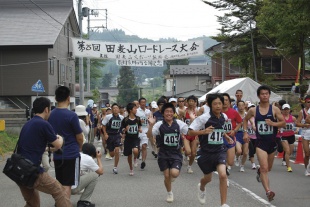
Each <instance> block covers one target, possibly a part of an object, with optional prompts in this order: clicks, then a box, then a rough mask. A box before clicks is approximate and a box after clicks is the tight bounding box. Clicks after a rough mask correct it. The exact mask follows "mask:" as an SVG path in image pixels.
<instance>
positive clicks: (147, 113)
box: [136, 107, 151, 134]
mask: <svg viewBox="0 0 310 207" xmlns="http://www.w3.org/2000/svg"><path fill="white" fill-rule="evenodd" d="M150 114H151V111H150V110H149V109H145V110H143V109H141V108H140V107H139V108H138V109H137V113H136V116H138V117H140V120H141V124H142V127H141V128H142V133H143V134H145V133H146V132H147V130H148V120H147V119H148V117H149V116H150Z"/></svg>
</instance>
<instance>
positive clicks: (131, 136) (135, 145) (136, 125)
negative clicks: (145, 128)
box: [122, 103, 142, 176]
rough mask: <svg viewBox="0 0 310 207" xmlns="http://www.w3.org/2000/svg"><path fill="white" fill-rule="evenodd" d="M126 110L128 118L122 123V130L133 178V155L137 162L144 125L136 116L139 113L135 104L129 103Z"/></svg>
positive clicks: (125, 153)
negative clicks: (140, 135) (140, 134)
mask: <svg viewBox="0 0 310 207" xmlns="http://www.w3.org/2000/svg"><path fill="white" fill-rule="evenodd" d="M126 108H127V111H128V116H127V117H126V118H124V119H123V121H122V129H123V133H124V134H125V141H124V155H125V156H128V157H127V160H128V164H129V168H130V173H129V175H131V176H133V175H134V172H133V168H132V153H133V154H134V161H137V157H138V154H139V146H140V139H139V132H140V133H142V129H141V126H142V124H141V120H140V118H139V117H138V116H136V115H135V114H136V113H137V106H136V105H135V104H134V103H129V104H128V105H127V107H126Z"/></svg>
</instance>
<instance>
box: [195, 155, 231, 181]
mask: <svg viewBox="0 0 310 207" xmlns="http://www.w3.org/2000/svg"><path fill="white" fill-rule="evenodd" d="M226 157H227V152H225V151H221V152H209V153H206V152H201V153H200V155H199V156H198V159H197V164H198V166H199V168H200V169H201V171H202V172H203V174H205V175H207V174H209V173H211V172H213V171H216V170H217V166H218V165H219V164H223V165H226Z"/></svg>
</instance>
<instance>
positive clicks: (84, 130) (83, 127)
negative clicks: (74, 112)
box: [79, 119, 89, 139]
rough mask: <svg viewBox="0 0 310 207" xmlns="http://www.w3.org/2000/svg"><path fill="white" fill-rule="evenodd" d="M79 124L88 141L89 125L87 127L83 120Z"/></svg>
mask: <svg viewBox="0 0 310 207" xmlns="http://www.w3.org/2000/svg"><path fill="white" fill-rule="evenodd" d="M79 122H80V126H81V129H82V130H83V134H84V137H85V139H87V137H88V133H89V125H86V123H85V121H83V120H82V119H79Z"/></svg>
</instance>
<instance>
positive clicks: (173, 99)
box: [169, 98, 177, 103]
mask: <svg viewBox="0 0 310 207" xmlns="http://www.w3.org/2000/svg"><path fill="white" fill-rule="evenodd" d="M173 101H174V102H177V99H176V98H170V99H169V103H170V102H173Z"/></svg>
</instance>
